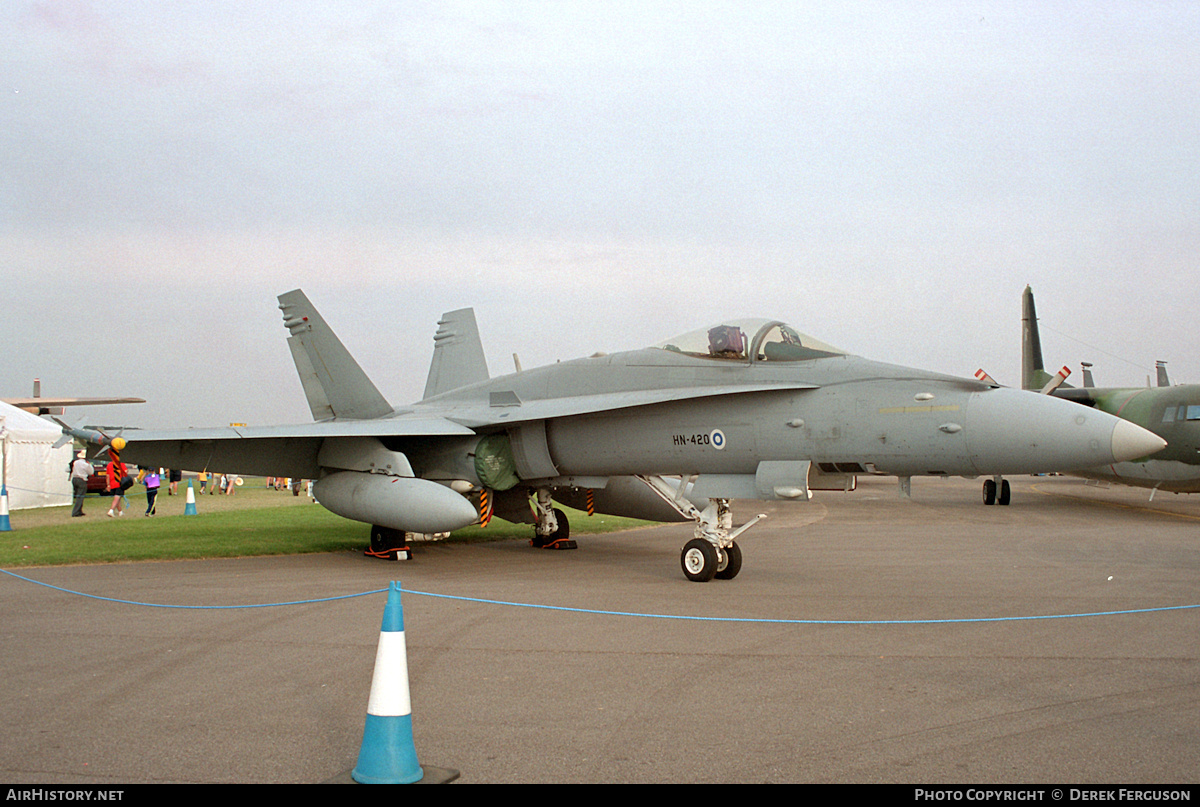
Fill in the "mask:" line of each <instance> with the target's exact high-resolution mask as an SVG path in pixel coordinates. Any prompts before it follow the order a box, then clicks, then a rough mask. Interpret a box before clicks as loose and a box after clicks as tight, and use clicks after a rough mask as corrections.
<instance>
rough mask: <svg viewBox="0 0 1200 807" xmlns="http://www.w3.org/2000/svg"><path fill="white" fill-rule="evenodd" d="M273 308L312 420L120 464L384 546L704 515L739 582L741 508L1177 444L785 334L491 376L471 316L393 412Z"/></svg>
mask: <svg viewBox="0 0 1200 807" xmlns="http://www.w3.org/2000/svg"><path fill="white" fill-rule="evenodd" d="M279 307H280V309H281V310H282V312H283V319H284V324H285V325H286V327H287V329H288V331H289V332H290V334H291V336H290V338H289V339H288V344H289V346H290V348H291V351H292V358H293V359H294V360H295V363H296V369H297V370H298V372H299V374H300V380H301V384H302V386H303V388H304V392H305V395H306V396H307V398H308V404H309V407H310V408H311V410H312V414H313V418H314V421H315V422H313V423H311V424H307V425H294V426H264V427H248V428H247V427H237V428H233V427H231V428H219V429H187V430H178V431H166V432H158V431H154V432H151V431H145V432H142V431H136V432H127V433H126V434H127V435H128V439H127V441H126V442H127V445H126V446H125V448H124V450H123V451H122V458H123V459H127V460H130V461H133V462H136V463H138V464H140V465H161V466H166V467H170V468H191V469H205V468H207V469H213V470H219V471H225V472H231V473H232V472H237V473H245V474H255V475H266V476H291V477H299V478H308V479H316V480H317V481H316V483H315V485H314V495H315V496H316V498H317V500H318V501H319V502H320V503H321V504H322V505H323V506H325V507H326V508H328V509H329V510H331V511H333V512H334V513H337V514H339V515H341V516H344V517H346V518H350V519H354V520H356V521H362V522H364V523H366V524H370V525H372V545H373V546H374V545H383V546H386V545H389V544H394V542H402V541H403V539H404V537H405V533H407V532H412V533H438V532H446V531H450V530H454V529H458V528H460V527H463V526H466V525H469V524H472V523H475V522H478V521H480V520H481V519H486V518H487V517H490V514H491V513H495V514H497V515H499V516H501V517H505V518H510V519H514V520H518V521H526V522H529V521H532V522H533V523H534V539H533V543H534V545H535V546H543V547H562V546H571V545H573V544H572V542H571V541H570V539H569V524H568V522H567V519H566V517H565V516H564V514H563V512H562V511H561V510H560V509H558V508H556V507H554V506H553V505H554V501H553V500H557V501H558V502H560V503H563V504H566V505H572V504H575V505H578V506H580V507H583V506H587V507H588V508H589V509H590V510H594V511H596V512H601V513H610V514H614V515H625V516H633V517H640V518H649V519H652V520H660V521H694V522H695V524H696V530H695V537H694V538H693V539H692V540H689V541H688V542H687V543H686V544H685V545H684V547H683V550H682V552H681V564H682V567H683V572H684V574H685V576H686V577H687V578H688V579H689V580H694V581H701V582H703V581H708V580H711V579H712V578H713V577H717V578H722V579H730V578H733V577H735V576H736V575H737V574H738V572H739V570H740V569H741V566H742V551H741V549H740V548H739V546H738V543H737V540H736V539H737V538H738V537H739V536H741V535H742V534H743V533H744V532H745V530H746V529H747V528H749V527H750V526H751V525H753V524H754V523H755V522H756V521H757V520H758V519H759V518H762V516H759V517H758V518H755V519H753V520H751V521H749V522H748V523H746V524H743V525H741V526H739V527H736V528H735V527H734V525H733V523H732V515H731V512H730V501H731V500H733V499H738V498H742V499H769V500H787V501H795V502H804V501H807V500H808V499H809V498H811V496H812V491H813V490H851V489H853V488H854V487H855V485H856V481H857V478H856V475H857V474H863V473H883V474H890V475H895V476H898V477H900V478H901V488H902V489H904V488H905V487H906V483H907V482H909V481H910V479H911V477H912V476H915V475H933V476H947V475H961V476H977V475H990V474H1026V473H1040V472H1048V471H1067V470H1073V469H1076V468H1090V467H1095V466H1097V465H1104V464H1108V463H1116V462H1125V461H1128V460H1132V459H1136V458H1137V457H1141V456H1144V455H1146V454H1149V453H1151V452H1154V451H1157V450H1159V449H1160V448H1162V446H1163V441H1162V440H1161V439H1160V438H1159V437H1157V436H1155V435H1154V434H1151V433H1150V432H1148V431H1146V430H1145V429H1143V428H1141V427H1139V426H1135V425H1134V424H1132V423H1130V422H1128V421H1125V420H1121V419H1120V418H1117V417H1114V416H1112V415H1110V414H1107V413H1105V412H1100V411H1095V410H1088V409H1084V408H1082V407H1079V406H1078V405H1076V404H1073V403H1070V402H1068V401H1062V400H1058V399H1056V398H1053V397H1050V396H1041V395H1030V394H1029V393H1026V392H1022V391H1021V390H1013V389H1003V388H996V387H994V386H992V385H989V384H985V383H981V382H979V381H976V380H973V379H964V378H956V377H953V376H948V375H940V374H938V373H932V372H927V371H924V370H914V369H910V368H907V367H899V366H895V365H891V364H883V363H880V362H876V361H871V360H869V359H864V358H860V357H858V356H853V355H850V354H848V353H846V352H844V351H842V350H839V349H837V348H835V347H831V346H830V345H827V344H824V343H823V342H819V341H817V340H816V339H813V338H811V337H808V336H806V335H804V334H803V333H801V332H799V331H797V330H795V329H794V328H792V327H791V326H789V325H786V324H784V323H783V322H779V321H771V320H744V321H728V322H723V323H721V324H718V325H716V326H713V327H710V328H704V329H701V330H698V331H695V332H693V333H689V334H686V335H683V336H680V337H678V338H676V339H670V340H667V341H666V342H663V343H661V344H659V345H657V346H654V347H648V348H644V349H642V350H634V351H630V352H626V353H614V354H611V355H603V354H598V355H595V356H592V357H590V358H585V359H577V360H574V361H566V362H560V363H557V364H552V365H549V366H546V367H540V368H536V369H531V370H524V371H518V372H516V373H514V374H511V375H506V376H501V377H498V378H490V377H489V374H488V369H487V363H486V361H485V359H484V354H483V347H482V343H481V342H480V338H479V332H478V328H477V326H476V322H475V314H474V312H473V311H472V310H471V309H461V310H458V311H452V312H450V313H447V314H444V315H443V316H442V319H441V320H440V321H439V323H438V326H439V327H438V331H437V333H436V335H435V336H434V350H433V363H432V365H431V367H430V370H429V376H428V380H427V382H426V386H425V394H424V397H423V398H422V399H421V400H420V401H418V402H416V403H414V404H412V405H410V406H407V407H404V408H401V409H394V408H393V407H392V406H391V404H389V403H388V402H387V401H386V400H385V399H384V397H383V395H381V394H380V392H379V390H378V389H377V388H376V387H375V385H374V384H372V383H371V381H370V380H369V379H368V378H367V376H366V374H365V373H364V372H363V370H362V368H361V367H359V365H358V363H357V362H356V361H355V360H354V359H353V358H352V357H351V356H350V354H349V352H348V351H347V350H346V348H345V347H344V346H343V345H342V343H341V341H340V340H339V339H338V338H337V336H335V335H334V333H333V331H332V330H331V329H330V327H329V326H328V325H327V324H326V323H325V321H324V319H322V318H321V316H320V314H318V313H317V310H316V309H315V308H314V307H313V305H312V304H311V303H310V302H309V301H308V298H307V297H305V295H304V293H303V292H301V291H299V290H296V291H291V292H288V293H287V294H284V295H281V296H280V297H279ZM89 436H91V437H93V438H96V437H97V436H96V435H95V434H91V435H89ZM106 439H107V438H99V441H100V442H105V440H106ZM481 494H487V495H486V496H481ZM483 498H486V501H487V502H488V505H487V508H486V510H485V511H484V512H482V513H481V509H480V505H479V504H478V502H479V501H480V500H481V499H483Z"/></svg>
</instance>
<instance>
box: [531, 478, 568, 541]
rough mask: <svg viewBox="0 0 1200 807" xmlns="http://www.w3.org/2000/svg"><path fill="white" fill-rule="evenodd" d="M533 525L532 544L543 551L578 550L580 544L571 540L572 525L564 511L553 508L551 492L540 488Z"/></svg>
mask: <svg viewBox="0 0 1200 807" xmlns="http://www.w3.org/2000/svg"><path fill="white" fill-rule="evenodd" d="M536 516H537V518H536V520H535V521H534V524H533V540H532V541H531V543H532V544H533V545H534V546H536V547H539V548H541V549H577V548H578V547H579V544H577V543H575V541H573V540H571V525H570V523H568V521H567V516H566V514H565V513H563V511H562V510H559V509H558V508H557V507H554V506H552V504H551V502H550V491H549V489H547V488H538V491H537V513H536Z"/></svg>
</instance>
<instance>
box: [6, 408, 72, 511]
mask: <svg viewBox="0 0 1200 807" xmlns="http://www.w3.org/2000/svg"><path fill="white" fill-rule="evenodd" d="M0 434H2V435H3V438H2V440H0V442H2V443H3V455H4V470H3V474H4V475H3V477H2V478H3V481H4V483H5V485H6V486H7V487H8V506H9V509H10V510H20V509H21V508H25V507H53V506H56V505H64V504H70V503H71V478H70V476H69V475H68V473H67V470H68V466H69V465H70V464H71V458H72V454H71V443H70V442H68V443H67V444H66V445H62V446H59V447H58V448H55V447H54V443H55V442H56V441H57V440H58V438H59V437H61V436H62V429H60V428H58V427H57V426H55V425H54V424H53V423H48V422H47V421H45V420H42V419H41V418H40V417H38V416H37V415H31V414H30V413H28V412H26V411H24V410H21V409H17V408H16V407H15V406H9V405H8V404H6V403H4V402H2V401H0Z"/></svg>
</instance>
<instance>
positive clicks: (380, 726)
mask: <svg viewBox="0 0 1200 807" xmlns="http://www.w3.org/2000/svg"><path fill="white" fill-rule="evenodd" d="M350 776H351V778H352V779H354V781H356V782H361V783H363V784H368V785H406V784H412V783H413V782H419V781H421V778H422V777H423V776H424V772H423V771H422V770H421V766H420V765H419V764H418V763H417V748H416V746H415V745H413V733H412V703H411V701H410V699H409V694H408V651H407V650H406V648H405V642H404V609H403V608H402V607H401V606H400V584H399V583H396V582H393V583H391V584H390V585H389V586H388V598H387V605H386V606H384V609H383V627H382V628H380V631H379V649H378V650H377V651H376V653H375V673H374V675H373V676H372V677H371V698H370V700H369V701H368V702H367V724H366V727H365V728H364V729H363V741H362V747H361V748H360V749H359V752H358V764H357V765H355V766H354V770H352V771H351V772H350Z"/></svg>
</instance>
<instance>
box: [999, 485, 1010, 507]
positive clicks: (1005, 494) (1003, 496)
mask: <svg viewBox="0 0 1200 807" xmlns="http://www.w3.org/2000/svg"><path fill="white" fill-rule="evenodd" d="M1011 500H1012V489H1011V488H1009V486H1008V480H1007V479H1005V480H1002V481H1001V482H1000V495H999V496H997V497H996V504H1000V505H1007V504H1008V503H1009V502H1010V501H1011Z"/></svg>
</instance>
